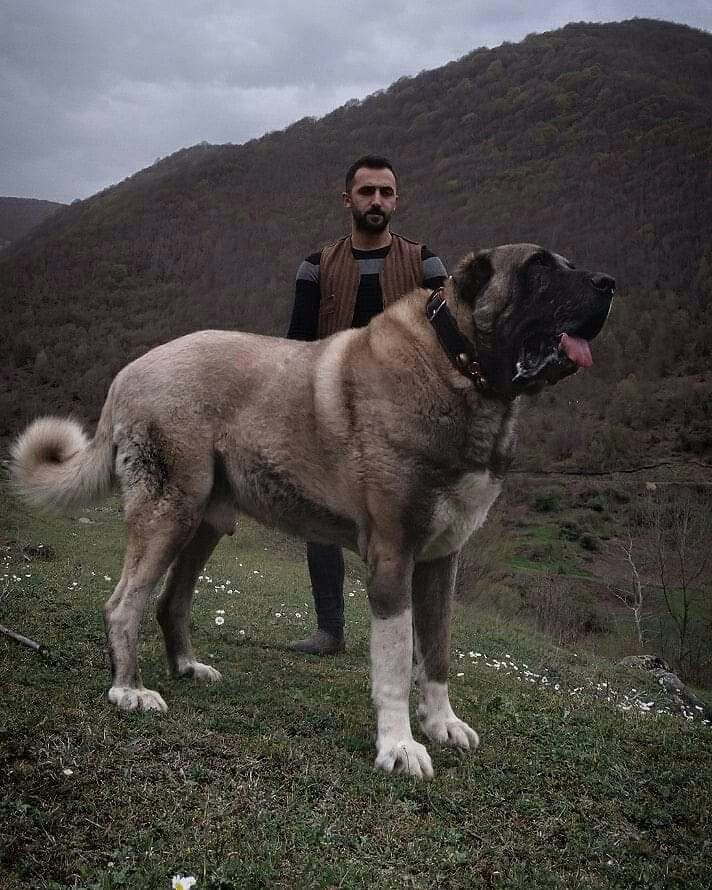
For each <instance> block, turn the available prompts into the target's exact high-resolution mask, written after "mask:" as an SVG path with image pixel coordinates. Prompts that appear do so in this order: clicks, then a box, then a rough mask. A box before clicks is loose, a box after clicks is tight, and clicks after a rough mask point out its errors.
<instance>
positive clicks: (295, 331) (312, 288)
mask: <svg viewBox="0 0 712 890" xmlns="http://www.w3.org/2000/svg"><path fill="white" fill-rule="evenodd" d="M320 300H321V291H320V289H319V254H318V253H316V254H312V255H311V256H309V257H307V258H306V259H305V260H304V262H303V263H302V264H301V265H300V266H299V269H298V270H297V280H296V284H295V288H294V306H293V307H292V318H291V320H290V322H289V330H288V331H287V337H288V339H290V340H316V339H317V338H318V334H319V303H320Z"/></svg>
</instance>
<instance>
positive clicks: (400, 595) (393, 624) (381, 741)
mask: <svg viewBox="0 0 712 890" xmlns="http://www.w3.org/2000/svg"><path fill="white" fill-rule="evenodd" d="M368 564H369V569H370V579H369V584H368V599H369V604H370V606H371V613H372V623H371V684H372V695H373V702H374V704H375V706H376V713H377V719H378V736H377V739H376V752H377V754H376V768H377V769H382V770H384V771H385V772H389V773H390V772H396V773H407V774H409V775H411V776H417V777H418V778H422V777H423V776H427V777H430V776H432V775H433V766H432V763H431V762H430V755H429V754H428V752H427V750H426V748H425V746H424V745H421V744H420V743H419V742H416V741H415V739H414V738H413V733H412V731H411V728H410V714H409V706H408V700H409V695H410V682H411V669H412V661H413V627H412V619H413V615H412V610H411V603H410V586H411V578H412V573H413V561H412V558H411V557H410V556H404V555H403V554H402V553H400V552H398V551H397V550H396V549H394V548H392V547H389V546H382V545H379V544H377V543H375V542H374V541H371V543H370V545H369V552H368Z"/></svg>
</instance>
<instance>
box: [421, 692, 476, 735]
mask: <svg viewBox="0 0 712 890" xmlns="http://www.w3.org/2000/svg"><path fill="white" fill-rule="evenodd" d="M419 685H420V690H421V694H422V697H423V700H422V702H421V703H420V705H419V706H418V717H420V725H421V728H422V730H423V732H424V733H425V734H426V735H427V737H428V738H429V739H432V740H433V741H434V742H440V743H441V744H443V745H450V746H451V747H454V748H462V749H463V750H464V751H470V750H472V751H474V750H475V749H476V748H477V746H478V745H479V744H480V739H479V736H478V735H477V733H476V732H475V731H474V729H472V727H471V726H468V724H467V723H465V722H464V720H460V718H459V717H458V716H457V714H456V713H455V712H454V711H453V709H452V707H451V705H450V696H449V695H448V688H447V683H436V682H434V681H432V680H425V679H423V677H422V676H421V679H420V683H419Z"/></svg>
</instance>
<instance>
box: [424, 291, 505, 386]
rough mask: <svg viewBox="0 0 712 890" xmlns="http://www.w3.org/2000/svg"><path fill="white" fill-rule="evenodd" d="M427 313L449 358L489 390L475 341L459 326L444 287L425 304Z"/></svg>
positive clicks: (434, 292) (469, 377)
mask: <svg viewBox="0 0 712 890" xmlns="http://www.w3.org/2000/svg"><path fill="white" fill-rule="evenodd" d="M425 315H426V318H427V319H428V321H429V322H430V324H431V325H432V326H433V328H435V333H436V334H437V336H438V340H439V341H440V344H441V345H442V347H443V349H444V350H445V352H446V353H447V356H448V358H449V359H450V361H451V362H452V364H453V366H454V367H455V368H457V370H458V371H459V372H460V373H461V374H463V375H464V376H465V377H467V379H468V380H471V381H472V382H473V383H474V385H475V387H476V388H477V389H478V390H480V391H481V392H483V391H485V390H488V389H489V388H490V387H489V384H488V383H487V378H486V377H485V375H484V374H483V372H482V368H481V367H480V363H479V362H478V361H477V349H476V348H475V345H474V343H472V341H471V340H468V338H467V337H466V336H465V335H464V334H463V333H462V331H461V330H460V328H459V327H458V326H457V322H456V321H455V319H454V317H453V315H452V313H451V312H450V309H449V308H448V305H447V300H446V299H445V297H444V296H443V288H442V287H439V288H437V289H436V290H434V291H433V292H432V293H431V294H430V297H429V298H428V302H427V303H426V304H425Z"/></svg>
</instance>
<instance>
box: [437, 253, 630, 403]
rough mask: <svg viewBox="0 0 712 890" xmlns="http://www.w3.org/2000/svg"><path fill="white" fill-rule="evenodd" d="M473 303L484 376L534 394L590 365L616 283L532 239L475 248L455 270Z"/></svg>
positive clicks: (459, 287)
mask: <svg viewBox="0 0 712 890" xmlns="http://www.w3.org/2000/svg"><path fill="white" fill-rule="evenodd" d="M453 281H454V284H455V288H456V291H457V297H458V299H459V300H461V301H463V302H464V303H465V304H467V306H468V307H470V308H471V311H472V315H473V321H474V326H475V344H476V348H477V353H478V360H479V362H480V365H481V367H482V370H483V372H484V374H485V377H486V379H487V381H488V382H489V383H490V384H491V385H492V386H493V387H495V388H496V389H497V390H500V391H502V392H507V393H513V394H516V393H520V392H536V391H538V390H539V389H541V387H542V386H544V385H545V384H547V383H556V382H557V381H559V380H561V379H562V378H563V377H566V376H568V375H569V374H573V373H574V372H575V371H577V370H578V369H579V368H587V367H590V366H591V365H592V364H593V359H592V357H591V349H590V345H589V344H590V341H591V340H593V338H594V337H595V336H596V335H597V334H598V333H599V332H600V331H601V329H602V327H603V325H604V323H605V321H606V318H607V317H608V312H609V310H610V307H611V300H612V299H613V293H614V290H615V280H614V279H613V278H611V276H610V275H605V274H603V273H600V272H587V271H584V270H582V269H577V268H576V267H575V266H574V265H573V264H572V263H570V262H569V261H568V260H567V259H565V258H564V257H562V256H559V255H558V254H555V253H552V252H550V251H548V250H545V249H544V248H542V247H538V246H537V245H535V244H505V245H503V246H501V247H495V248H493V249H492V250H483V251H480V252H478V253H472V254H470V255H469V256H467V257H465V259H464V260H463V261H462V262H461V263H460V265H459V266H458V268H457V269H456V271H455V273H454V275H453Z"/></svg>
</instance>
